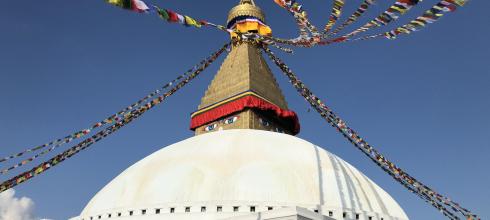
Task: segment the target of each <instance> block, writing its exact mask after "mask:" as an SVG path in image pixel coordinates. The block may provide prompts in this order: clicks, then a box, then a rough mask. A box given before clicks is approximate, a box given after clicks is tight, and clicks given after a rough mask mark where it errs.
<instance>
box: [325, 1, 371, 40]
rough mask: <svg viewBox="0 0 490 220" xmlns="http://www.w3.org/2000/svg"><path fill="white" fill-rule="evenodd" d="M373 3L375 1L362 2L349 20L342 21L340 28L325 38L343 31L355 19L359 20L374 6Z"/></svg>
mask: <svg viewBox="0 0 490 220" xmlns="http://www.w3.org/2000/svg"><path fill="white" fill-rule="evenodd" d="M375 2H376V0H364V1H363V2H362V3H361V5H360V6H359V7H358V8H357V10H356V11H355V12H354V13H353V14H352V15H351V16H349V18H348V19H347V20H346V21H344V22H343V23H342V24H341V25H340V26H338V27H337V28H335V29H334V30H333V31H332V32H330V33H328V34H327V36H326V37H327V38H328V37H331V36H334V35H336V34H337V33H339V32H340V31H341V30H343V29H344V28H345V27H347V26H349V25H351V24H352V23H354V22H355V21H357V19H359V18H360V17H361V16H362V15H363V14H364V12H366V11H367V10H368V9H369V7H370V6H371V5H372V4H374V3H375Z"/></svg>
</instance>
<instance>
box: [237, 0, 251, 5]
mask: <svg viewBox="0 0 490 220" xmlns="http://www.w3.org/2000/svg"><path fill="white" fill-rule="evenodd" d="M243 4H250V5H255V2H254V0H240V5H243Z"/></svg>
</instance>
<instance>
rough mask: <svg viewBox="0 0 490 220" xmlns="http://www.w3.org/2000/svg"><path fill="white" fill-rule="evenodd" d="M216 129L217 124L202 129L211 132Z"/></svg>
mask: <svg viewBox="0 0 490 220" xmlns="http://www.w3.org/2000/svg"><path fill="white" fill-rule="evenodd" d="M217 127H218V124H212V125H209V126H207V127H206V128H204V130H205V131H212V130H214V129H216V128H217Z"/></svg>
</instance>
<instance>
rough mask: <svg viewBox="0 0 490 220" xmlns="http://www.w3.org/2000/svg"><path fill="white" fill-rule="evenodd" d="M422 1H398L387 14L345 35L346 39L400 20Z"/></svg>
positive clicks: (382, 14)
mask: <svg viewBox="0 0 490 220" xmlns="http://www.w3.org/2000/svg"><path fill="white" fill-rule="evenodd" d="M421 1H422V0H397V1H396V2H395V3H394V4H393V5H392V6H390V7H389V8H388V9H387V10H386V11H385V12H383V13H381V14H380V15H379V16H377V17H376V18H374V19H373V20H371V21H369V22H368V23H366V24H365V25H363V26H362V27H360V28H358V29H356V30H354V31H352V32H351V33H349V34H347V35H345V36H346V37H349V38H350V37H352V36H354V35H357V34H359V33H362V32H365V31H368V30H371V29H373V28H375V27H381V26H384V25H388V24H389V23H391V22H393V21H395V20H397V19H398V18H400V16H401V15H404V14H405V13H407V12H408V11H409V10H410V9H412V8H413V7H414V6H416V5H417V4H418V3H420V2H421Z"/></svg>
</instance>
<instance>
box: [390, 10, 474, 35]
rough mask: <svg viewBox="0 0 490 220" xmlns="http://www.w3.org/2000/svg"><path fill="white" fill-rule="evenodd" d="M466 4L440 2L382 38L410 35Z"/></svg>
mask: <svg viewBox="0 0 490 220" xmlns="http://www.w3.org/2000/svg"><path fill="white" fill-rule="evenodd" d="M466 2H467V0H442V1H440V2H438V3H437V4H436V5H434V6H433V7H432V8H430V9H429V10H427V11H425V12H424V13H423V14H422V15H421V16H419V17H417V18H416V19H414V20H412V21H410V22H409V23H408V24H405V25H403V26H400V27H398V28H396V29H394V30H392V31H389V32H386V33H385V34H384V36H385V37H386V38H388V39H396V37H397V36H398V35H400V34H410V33H412V32H413V31H418V30H420V29H422V28H424V27H425V26H426V25H428V24H431V23H434V22H436V21H438V20H439V18H441V17H442V16H444V14H445V13H447V12H454V11H456V9H457V8H458V7H462V6H464V5H465V4H466Z"/></svg>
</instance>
